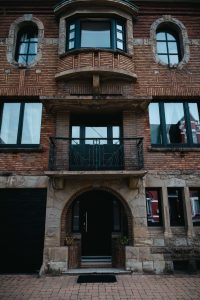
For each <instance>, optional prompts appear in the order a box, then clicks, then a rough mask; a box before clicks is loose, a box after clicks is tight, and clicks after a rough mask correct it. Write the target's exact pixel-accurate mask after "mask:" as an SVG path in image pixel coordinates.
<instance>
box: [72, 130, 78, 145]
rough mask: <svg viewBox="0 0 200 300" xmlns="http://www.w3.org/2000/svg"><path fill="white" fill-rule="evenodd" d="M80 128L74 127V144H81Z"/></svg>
mask: <svg viewBox="0 0 200 300" xmlns="http://www.w3.org/2000/svg"><path fill="white" fill-rule="evenodd" d="M79 139H80V126H72V144H80V140H79Z"/></svg>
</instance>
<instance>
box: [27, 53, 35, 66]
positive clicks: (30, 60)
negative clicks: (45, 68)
mask: <svg viewBox="0 0 200 300" xmlns="http://www.w3.org/2000/svg"><path fill="white" fill-rule="evenodd" d="M35 57H36V56H35V55H28V56H27V63H28V64H31V63H32V62H34V60H35Z"/></svg>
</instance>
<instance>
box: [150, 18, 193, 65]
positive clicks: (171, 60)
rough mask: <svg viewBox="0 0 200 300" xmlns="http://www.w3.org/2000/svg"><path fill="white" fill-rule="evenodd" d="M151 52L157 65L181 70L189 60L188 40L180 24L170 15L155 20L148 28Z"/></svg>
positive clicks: (182, 25)
mask: <svg viewBox="0 0 200 300" xmlns="http://www.w3.org/2000/svg"><path fill="white" fill-rule="evenodd" d="M150 37H151V42H152V51H153V56H154V59H155V61H156V62H157V63H159V64H161V65H163V66H168V67H169V68H171V67H172V68H178V69H181V68H182V67H183V66H184V65H185V64H186V63H188V61H189V59H190V49H189V39H188V34H187V30H186V28H185V26H184V24H183V23H182V22H180V21H179V20H178V19H176V18H173V17H172V16H171V15H164V16H162V17H161V18H159V19H157V20H155V21H154V22H153V24H152V25H151V28H150Z"/></svg>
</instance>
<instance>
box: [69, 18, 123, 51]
mask: <svg viewBox="0 0 200 300" xmlns="http://www.w3.org/2000/svg"><path fill="white" fill-rule="evenodd" d="M67 28H68V29H67V30H68V32H67V37H68V38H67V50H71V49H76V48H109V49H119V50H122V51H125V32H124V31H125V26H124V23H123V22H121V21H118V20H115V19H112V18H111V19H98V18H96V19H87V20H82V19H77V20H75V21H72V22H71V23H69V25H68V27H67Z"/></svg>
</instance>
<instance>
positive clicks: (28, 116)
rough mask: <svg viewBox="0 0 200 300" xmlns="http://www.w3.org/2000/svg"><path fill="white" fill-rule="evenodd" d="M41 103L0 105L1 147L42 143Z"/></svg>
mask: <svg viewBox="0 0 200 300" xmlns="http://www.w3.org/2000/svg"><path fill="white" fill-rule="evenodd" d="M41 117H42V104H41V103H6V102H5V103H3V104H2V105H1V106H0V147H11V146H13V147H19V146H23V147H25V146H29V145H31V147H32V146H37V145H39V144H40V128H41Z"/></svg>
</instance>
